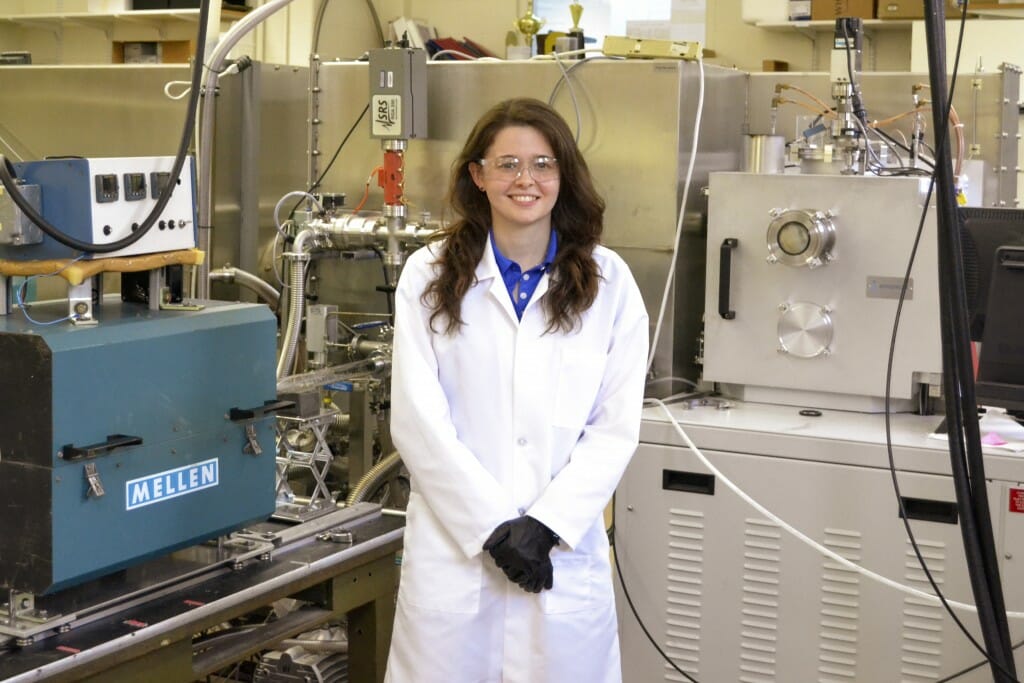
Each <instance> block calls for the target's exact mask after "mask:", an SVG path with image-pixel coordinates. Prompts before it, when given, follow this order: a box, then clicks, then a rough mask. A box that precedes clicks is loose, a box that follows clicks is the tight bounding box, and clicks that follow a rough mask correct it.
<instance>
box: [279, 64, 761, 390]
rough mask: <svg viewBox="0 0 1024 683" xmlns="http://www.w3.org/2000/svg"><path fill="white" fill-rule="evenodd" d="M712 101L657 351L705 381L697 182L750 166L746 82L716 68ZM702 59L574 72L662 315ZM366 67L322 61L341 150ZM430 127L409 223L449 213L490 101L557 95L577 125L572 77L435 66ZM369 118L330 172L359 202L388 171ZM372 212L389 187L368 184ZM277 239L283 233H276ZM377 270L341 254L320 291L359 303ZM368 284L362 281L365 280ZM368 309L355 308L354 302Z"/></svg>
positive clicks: (669, 368)
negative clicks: (744, 146)
mask: <svg viewBox="0 0 1024 683" xmlns="http://www.w3.org/2000/svg"><path fill="white" fill-rule="evenodd" d="M705 68H706V79H707V84H706V98H705V99H706V101H705V107H704V112H705V116H704V120H703V122H702V128H701V135H700V145H699V147H698V156H697V160H696V164H695V168H694V175H693V185H692V189H691V191H690V193H689V200H688V206H687V207H686V208H685V221H684V228H683V237H682V246H681V248H680V262H679V265H678V268H677V273H676V286H675V287H674V289H673V291H672V293H671V296H670V298H669V309H668V314H667V317H666V322H665V325H664V329H663V332H662V338H661V343H660V345H659V348H658V350H657V355H656V361H655V368H656V371H657V374H658V375H659V376H667V375H670V374H674V375H682V376H684V377H689V378H691V379H695V378H696V372H697V371H696V366H695V364H694V363H693V357H694V356H695V355H696V352H697V338H698V335H699V329H700V316H701V313H702V311H703V279H704V275H703V270H704V258H705V257H704V235H703V223H704V204H705V200H704V197H703V196H702V195H701V193H700V191H699V188H700V187H702V186H703V185H706V183H707V177H708V173H709V172H710V171H713V170H735V169H738V168H739V167H740V163H741V156H742V155H741V130H742V125H743V115H744V89H745V79H746V76H745V75H744V74H743V73H741V72H739V71H735V70H732V69H724V68H721V67H714V66H707V67H705ZM697 69H698V66H697V65H696V64H693V63H683V62H675V61H646V60H643V61H641V60H638V61H629V62H621V61H610V60H594V61H588V62H585V63H583V64H580V65H579V66H578V67H576V68H573V69H572V71H571V73H570V78H571V79H572V82H573V86H574V88H575V92H576V96H577V98H578V99H579V102H580V119H581V127H580V130H579V131H578V133H579V142H580V147H581V148H582V150H583V153H584V155H585V156H586V159H587V163H588V165H589V166H590V169H591V171H592V173H593V175H594V179H595V183H596V185H597V189H598V191H599V192H600V193H601V194H602V196H603V197H604V198H605V200H606V202H607V205H608V207H607V211H606V213H605V233H604V242H605V244H607V245H608V246H609V247H611V248H613V249H615V250H617V251H618V252H619V253H620V254H621V255H622V256H623V257H624V258H625V259H626V261H627V262H628V263H629V264H630V266H631V268H632V270H633V273H634V276H635V277H636V278H637V280H638V282H639V284H640V288H641V291H642V293H643V295H644V299H645V301H646V303H647V307H648V310H649V312H650V313H651V319H652V321H653V320H654V319H655V317H656V315H657V310H658V306H659V304H660V302H661V298H662V290H663V288H664V283H665V277H666V275H667V273H668V267H669V260H670V255H671V250H672V246H673V238H674V235H675V229H676V220H677V216H678V210H679V201H680V199H681V197H682V190H683V187H682V184H683V178H684V176H685V171H686V166H687V163H688V161H689V155H690V149H691V144H692V138H691V133H692V129H693V123H694V116H695V113H696V107H697V91H698V71H697ZM366 70H367V67H366V66H365V65H363V64H330V63H328V64H324V65H323V66H322V67H321V74H320V76H321V84H322V89H323V92H322V93H321V100H320V106H321V118H322V120H323V125H322V126H321V127H322V130H321V146H322V147H323V148H324V149H325V150H329V149H331V148H332V147H333V146H334V145H336V144H337V143H336V142H335V141H337V140H340V139H341V137H342V136H343V135H344V134H345V132H346V131H347V130H348V128H349V127H350V126H351V125H352V124H353V122H355V121H356V119H357V117H358V116H359V114H360V112H361V111H362V110H363V107H364V106H365V102H366V100H365V97H364V96H363V95H362V93H365V92H367V87H368V86H367V80H366V79H367V75H366V73H367V71H366ZM427 79H428V94H429V100H430V103H429V106H430V109H429V113H428V119H429V130H428V138H429V139H426V140H411V141H410V142H409V148H408V151H407V152H406V155H405V162H406V163H405V167H406V186H405V194H406V196H407V197H408V199H409V220H410V221H411V222H413V223H419V222H423V221H422V217H423V214H424V213H427V214H429V216H430V217H432V218H437V217H442V207H443V205H444V203H443V199H444V194H445V192H446V190H447V185H448V180H449V176H450V171H451V168H450V167H451V162H452V161H453V160H454V159H455V157H456V155H457V154H458V151H459V150H460V149H461V146H462V144H463V142H464V141H465V138H466V136H467V135H468V134H469V131H470V129H471V127H472V125H473V124H474V123H475V122H476V120H477V119H478V118H479V117H480V115H481V114H483V113H484V111H486V110H487V109H488V108H490V107H491V106H492V105H494V104H496V103H497V102H499V101H500V100H503V99H505V98H508V97H515V96H531V97H536V98H538V99H541V100H545V101H547V100H548V99H549V98H550V97H552V95H553V103H554V106H555V107H556V108H557V109H558V110H559V111H560V112H561V113H562V115H563V116H564V117H565V119H566V120H567V121H568V122H569V125H570V127H571V128H573V129H575V127H576V123H575V122H576V114H575V111H574V109H573V105H572V100H571V98H570V96H569V93H568V91H567V88H566V86H565V84H564V83H560V79H561V71H560V70H559V69H558V66H557V65H556V64H553V63H542V62H500V63H487V62H477V63H468V62H450V63H440V62H431V63H430V64H428V65H427ZM367 131H368V123H367V122H366V121H365V120H364V122H363V124H362V125H361V126H360V128H359V129H358V130H357V132H356V133H355V134H354V135H353V136H352V138H351V139H350V140H349V142H348V143H347V144H346V147H345V150H344V151H343V152H342V155H341V158H340V160H339V163H337V164H336V165H335V166H334V168H332V170H331V171H330V173H328V175H327V177H326V180H325V183H324V190H325V191H328V192H345V193H347V194H348V196H350V197H353V196H356V197H358V196H361V194H362V191H363V187H364V184H365V182H366V177H367V175H368V173H369V172H370V170H371V169H372V168H373V167H374V166H376V165H377V163H378V161H377V160H378V157H379V151H378V146H379V145H378V143H377V142H376V141H374V140H371V139H370V137H369V135H368V132H367ZM371 190H372V191H371V194H370V200H369V202H368V203H367V208H370V209H376V208H378V207H379V206H380V203H381V202H382V199H381V194H380V193H379V192H378V191H377V190H376V188H371ZM270 237H272V235H270ZM373 270H376V271H377V273H379V270H380V269H379V265H377V266H374V264H372V263H363V264H359V263H350V262H344V263H342V264H341V265H340V267H337V268H332V272H330V273H328V272H327V270H326V269H325V268H322V275H323V276H324V277H323V280H322V282H321V291H320V294H321V297H322V299H324V300H329V301H339V302H344V301H348V300H351V299H352V298H353V297H352V293H353V291H355V290H357V289H358V287H359V282H360V281H361V282H363V283H365V282H367V281H368V278H371V279H369V281H370V282H373V281H377V282H379V281H380V275H379V274H375V273H374V272H373ZM363 287H365V284H364V285H363ZM357 305H358V306H362V307H363V308H362V310H367V308H369V310H377V311H380V310H381V309H382V308H383V305H382V297H374V298H371V297H362V300H361V301H359V302H358V304H357ZM357 310H358V309H357Z"/></svg>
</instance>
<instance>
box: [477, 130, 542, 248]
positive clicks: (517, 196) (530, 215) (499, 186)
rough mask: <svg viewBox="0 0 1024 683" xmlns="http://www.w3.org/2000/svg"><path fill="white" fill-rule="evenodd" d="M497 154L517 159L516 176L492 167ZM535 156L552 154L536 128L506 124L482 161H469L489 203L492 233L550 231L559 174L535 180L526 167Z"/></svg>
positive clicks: (539, 233)
mask: <svg viewBox="0 0 1024 683" xmlns="http://www.w3.org/2000/svg"><path fill="white" fill-rule="evenodd" d="M499 157H516V158H518V159H520V160H521V161H520V163H521V166H522V168H521V170H522V172H521V173H519V177H518V178H514V179H512V178H509V177H508V176H507V175H504V176H503V175H502V174H500V173H499V172H497V171H496V170H495V168H494V164H495V161H496V160H497V159H498V158H499ZM538 157H549V158H550V157H555V153H554V150H552V148H551V144H550V143H549V142H548V141H547V139H546V138H545V137H544V135H542V134H541V133H540V131H538V130H537V129H536V128H533V127H531V126H507V127H505V128H502V129H501V130H500V131H498V133H497V135H495V137H494V142H493V143H491V146H490V147H488V148H487V152H486V154H485V155H484V157H483V158H484V160H485V161H484V163H483V164H482V165H481V164H479V163H475V162H474V163H471V164H470V167H469V168H470V173H471V174H472V176H473V181H474V182H475V183H476V184H477V186H478V187H479V188H480V189H481V190H483V191H484V192H485V193H486V194H487V200H488V201H489V202H490V205H491V225H492V227H493V228H494V232H495V234H496V235H501V234H509V233H512V232H519V233H522V232H530V233H534V234H536V235H537V237H538V239H539V238H541V237H543V239H544V241H545V243H546V241H547V235H548V233H549V232H550V231H551V211H552V209H554V206H555V202H556V201H557V200H558V190H559V186H560V178H559V176H558V175H557V174H556V175H555V176H554V177H553V178H551V179H549V180H545V181H543V182H538V181H537V180H536V179H535V178H534V177H533V176H532V175H531V173H530V171H529V170H528V169H527V168H526V167H527V166H529V165H530V164H531V163H532V162H533V161H534V160H535V159H537V158H538Z"/></svg>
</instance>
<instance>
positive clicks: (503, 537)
mask: <svg viewBox="0 0 1024 683" xmlns="http://www.w3.org/2000/svg"><path fill="white" fill-rule="evenodd" d="M556 543H558V536H556V535H555V533H554V532H553V531H551V529H549V528H547V527H546V526H545V525H544V524H542V523H541V522H538V521H537V520H536V519H534V518H533V517H526V516H523V517H517V518H516V519H510V520H508V521H507V522H502V523H501V524H499V525H498V526H497V528H495V530H494V531H493V532H492V533H491V535H490V537H489V538H488V539H487V541H486V542H485V543H484V550H486V551H487V552H489V553H490V554H491V557H493V558H494V562H495V563H496V564H497V565H498V568H499V569H501V570H502V571H503V572H505V576H507V577H508V578H509V580H510V581H512V582H513V583H515V584H518V585H519V587H520V588H522V589H523V590H525V591H529V592H530V593H539V592H540V591H541V589H548V590H549V589H550V588H551V586H553V585H554V583H553V579H552V573H553V572H552V568H551V549H552V548H554V547H555V544H556Z"/></svg>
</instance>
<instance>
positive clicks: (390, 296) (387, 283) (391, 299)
mask: <svg viewBox="0 0 1024 683" xmlns="http://www.w3.org/2000/svg"><path fill="white" fill-rule="evenodd" d="M372 248H373V253H375V254H376V255H377V258H378V259H380V266H381V270H382V271H383V272H384V296H385V298H386V299H387V307H388V324H389V325H391V326H392V327H394V326H395V290H394V285H392V284H391V276H390V275H388V264H387V260H386V259H385V258H384V252H383V251H381V250H380V247H377V246H374V247H372Z"/></svg>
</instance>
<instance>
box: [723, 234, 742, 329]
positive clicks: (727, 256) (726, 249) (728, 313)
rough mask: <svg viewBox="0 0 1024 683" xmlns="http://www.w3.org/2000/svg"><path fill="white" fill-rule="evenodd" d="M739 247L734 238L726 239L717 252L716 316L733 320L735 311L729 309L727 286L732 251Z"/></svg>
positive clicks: (730, 276) (730, 277)
mask: <svg viewBox="0 0 1024 683" xmlns="http://www.w3.org/2000/svg"><path fill="white" fill-rule="evenodd" d="M739 245H740V241H739V240H738V239H736V238H735V237H726V238H725V239H724V240H722V246H721V248H720V249H719V251H718V257H719V260H718V315H720V316H722V317H723V318H724V319H726V320H734V319H735V318H736V311H734V310H732V309H731V308H729V285H730V281H731V279H732V250H733V249H735V248H736V247H738V246H739Z"/></svg>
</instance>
